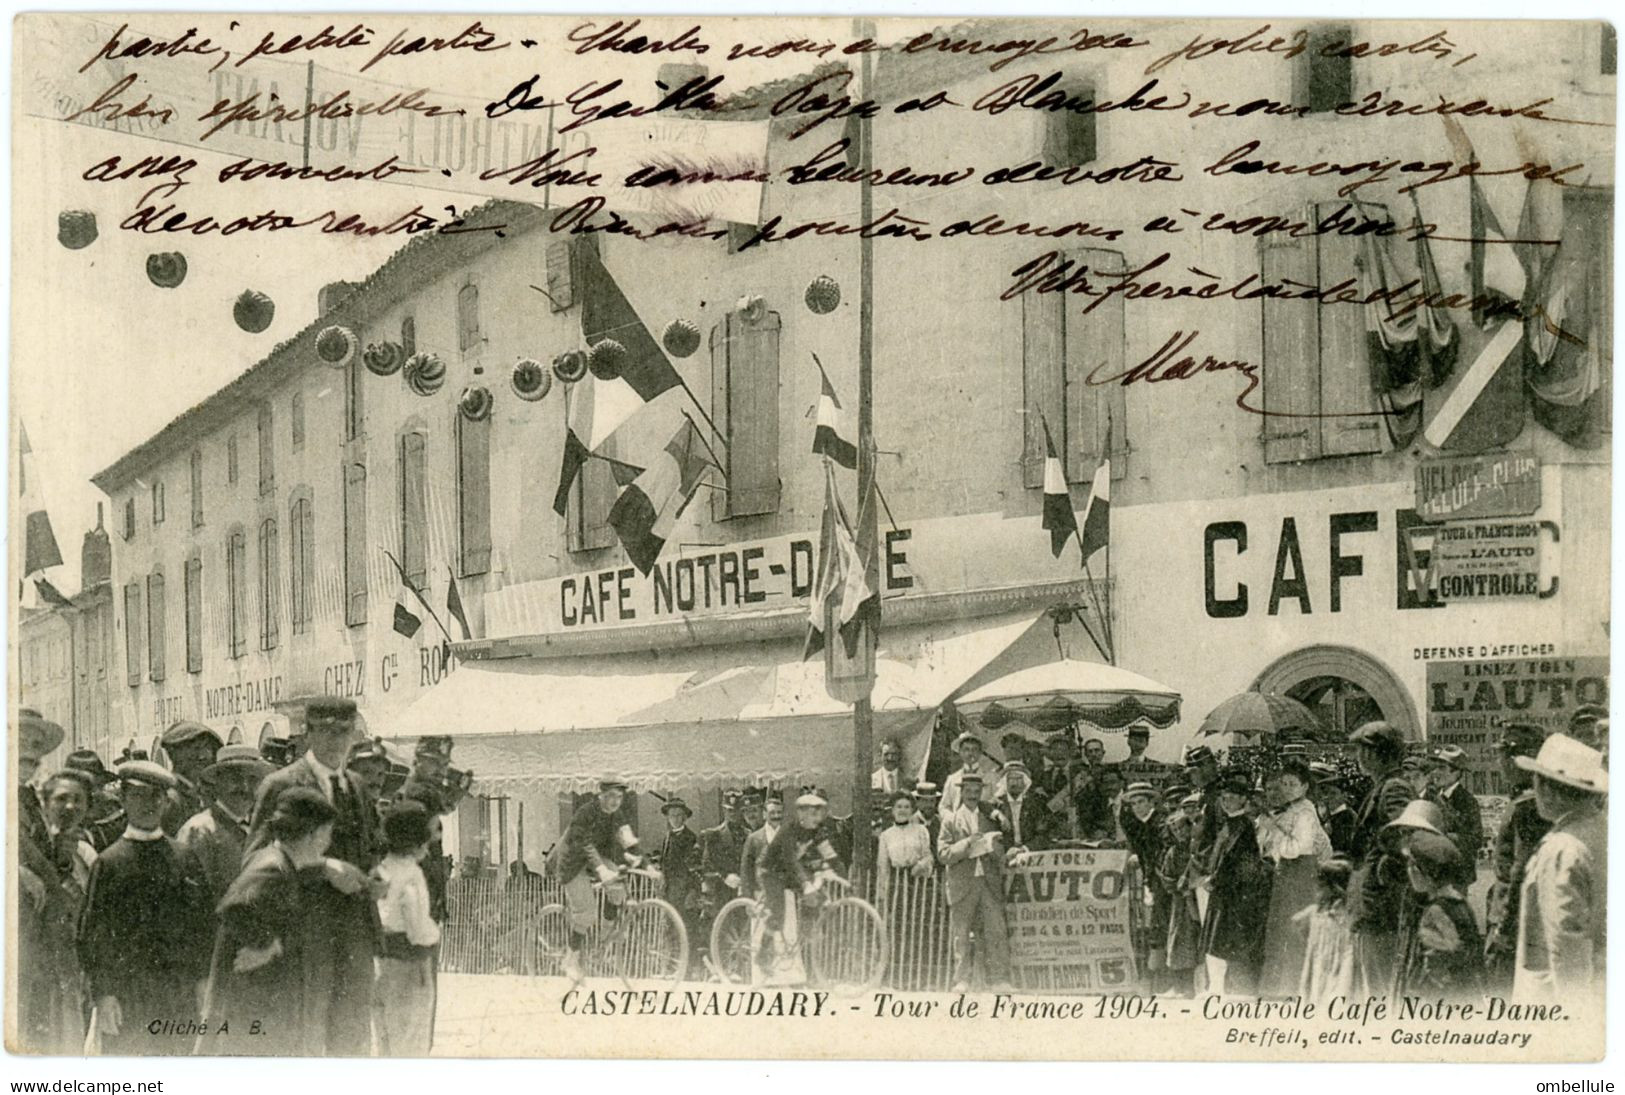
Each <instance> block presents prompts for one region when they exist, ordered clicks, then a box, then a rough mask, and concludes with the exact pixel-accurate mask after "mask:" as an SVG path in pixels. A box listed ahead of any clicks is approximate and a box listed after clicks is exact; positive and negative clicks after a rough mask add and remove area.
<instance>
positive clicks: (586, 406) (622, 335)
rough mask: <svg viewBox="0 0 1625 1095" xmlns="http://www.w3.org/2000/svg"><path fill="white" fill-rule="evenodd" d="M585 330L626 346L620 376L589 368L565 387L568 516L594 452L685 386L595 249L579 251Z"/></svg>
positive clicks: (558, 508) (563, 505) (556, 500)
mask: <svg viewBox="0 0 1625 1095" xmlns="http://www.w3.org/2000/svg"><path fill="white" fill-rule="evenodd" d="M580 253H581V256H582V261H581V286H582V297H581V334H582V337H583V338H584V339H585V340H586V342H587V344H588V345H589V346H595V345H597V344H598V343H600V342H602V341H604V340H605V339H608V338H613V339H614V340H615V341H617V342H619V343H620V344H621V345H622V346H623V347H625V348H626V359H625V364H624V366H623V367H622V370H621V375H620V376H618V377H616V378H614V379H613V380H600V379H599V378H598V377H595V376H593V375H592V374H591V373H590V372H589V373H588V374H587V375H586V376H584V377H582V378H581V380H579V381H578V382H576V383H575V384H572V385H570V387H569V388H568V389H566V396H565V400H566V402H567V403H568V409H567V410H566V411H565V419H566V428H565V438H564V460H563V464H562V466H561V467H560V469H559V486H558V490H557V491H556V492H555V493H554V495H553V510H554V512H555V513H557V514H558V515H559V516H561V517H562V516H564V513H565V511H566V510H567V509H568V508H569V503H570V488H571V486H572V485H573V484H574V483H575V480H576V476H577V475H579V474H580V473H581V466H582V465H583V464H585V463H586V462H587V457H588V454H589V453H594V452H597V451H598V448H599V446H601V445H602V444H603V443H604V442H605V441H607V440H609V436H610V435H611V434H613V433H614V432H615V431H616V430H617V429H619V428H620V427H621V425H622V424H624V423H625V422H626V420H627V419H628V418H631V417H632V415H634V414H636V413H637V412H638V411H640V410H642V409H643V408H644V407H646V406H647V405H648V404H649V402H650V401H651V400H653V399H654V398H655V397H656V396H657V395H660V394H661V393H662V392H665V391H669V390H670V389H672V388H676V387H678V386H679V385H681V384H682V378H680V377H679V376H678V375H677V370H676V369H674V368H672V364H671V362H670V361H669V360H668V359H667V357H666V354H665V351H664V350H662V349H661V348H660V343H659V342H657V341H656V340H655V337H654V336H653V335H652V334H650V333H649V329H648V328H647V327H645V326H644V325H643V321H642V320H641V319H639V318H638V314H637V312H636V311H635V310H634V309H633V307H632V305H631V303H630V302H629V301H628V300H627V299H626V294H624V293H622V292H621V287H620V286H619V285H617V284H615V279H614V278H613V277H611V276H610V273H609V271H608V270H606V269H605V268H604V264H603V261H602V260H601V259H600V258H599V257H598V254H597V252H596V251H594V250H593V249H592V248H588V247H584V248H582V249H581V251H580Z"/></svg>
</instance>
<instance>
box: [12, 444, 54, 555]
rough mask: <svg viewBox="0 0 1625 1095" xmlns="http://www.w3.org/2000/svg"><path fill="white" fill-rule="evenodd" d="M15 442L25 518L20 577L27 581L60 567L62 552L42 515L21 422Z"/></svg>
mask: <svg viewBox="0 0 1625 1095" xmlns="http://www.w3.org/2000/svg"><path fill="white" fill-rule="evenodd" d="M17 440H18V446H17V488H18V493H19V494H20V495H21V506H20V507H19V508H20V509H21V510H22V512H23V513H24V514H25V515H26V516H25V518H24V519H25V522H26V523H25V525H24V541H23V544H24V550H23V577H25V578H26V577H28V576H30V575H32V574H37V573H39V572H40V571H42V570H44V569H46V568H47V567H55V566H61V565H62V551H61V549H59V548H58V547H57V545H56V533H55V532H54V531H52V529H51V515H50V514H49V513H47V512H46V511H45V502H44V501H43V499H42V498H41V497H40V489H39V481H38V478H37V477H36V476H35V473H34V449H33V447H32V446H31V445H29V443H28V431H27V430H26V429H24V428H23V424H22V422H21V421H18V423H17Z"/></svg>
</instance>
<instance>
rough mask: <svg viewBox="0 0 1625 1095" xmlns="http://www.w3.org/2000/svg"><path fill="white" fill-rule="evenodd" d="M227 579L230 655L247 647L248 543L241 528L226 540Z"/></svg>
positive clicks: (243, 650) (235, 655)
mask: <svg viewBox="0 0 1625 1095" xmlns="http://www.w3.org/2000/svg"><path fill="white" fill-rule="evenodd" d="M226 571H227V575H226V577H227V580H228V581H229V582H230V583H231V591H230V594H229V597H230V601H231V656H232V657H233V658H240V657H242V656H243V654H244V652H245V651H247V649H248V627H247V623H248V544H247V541H246V540H245V539H244V537H243V533H242V531H241V530H238V531H236V532H233V533H232V534H231V536H230V538H229V539H228V540H227V541H226Z"/></svg>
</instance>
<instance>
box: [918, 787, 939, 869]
mask: <svg viewBox="0 0 1625 1095" xmlns="http://www.w3.org/2000/svg"><path fill="white" fill-rule="evenodd" d="M941 800H942V793H941V792H940V791H938V790H937V785H936V784H935V783H916V784H915V785H914V820H916V821H918V822H919V823H920V824H921V825H924V826H925V835H926V836H928V837H930V838H931V862H933V863H937V864H940V863H941V862H942V861H941V859H939V858H938V856H937V838H938V837H940V836H941V835H942V814H940V813H939V812H938V811H937V805H938V804H939V803H940V802H941Z"/></svg>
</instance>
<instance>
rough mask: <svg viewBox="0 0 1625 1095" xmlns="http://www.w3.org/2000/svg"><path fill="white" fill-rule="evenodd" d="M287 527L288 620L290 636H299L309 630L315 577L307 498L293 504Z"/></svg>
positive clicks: (309, 508)
mask: <svg viewBox="0 0 1625 1095" xmlns="http://www.w3.org/2000/svg"><path fill="white" fill-rule="evenodd" d="M288 524H289V528H288V563H289V566H290V568H291V571H292V573H291V575H290V581H289V582H288V597H289V607H290V612H289V614H288V615H289V617H290V618H291V619H292V621H293V633H294V634H295V635H302V634H304V633H305V632H307V631H309V630H310V621H311V617H312V615H313V614H314V609H315V605H314V602H313V600H312V598H313V596H314V590H313V588H312V586H313V584H314V582H315V574H316V553H315V544H314V542H313V534H314V531H315V522H314V519H313V517H312V516H311V503H310V499H309V498H305V497H302V498H299V499H298V500H297V501H295V502H294V504H293V512H292V513H291V514H289V521H288Z"/></svg>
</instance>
